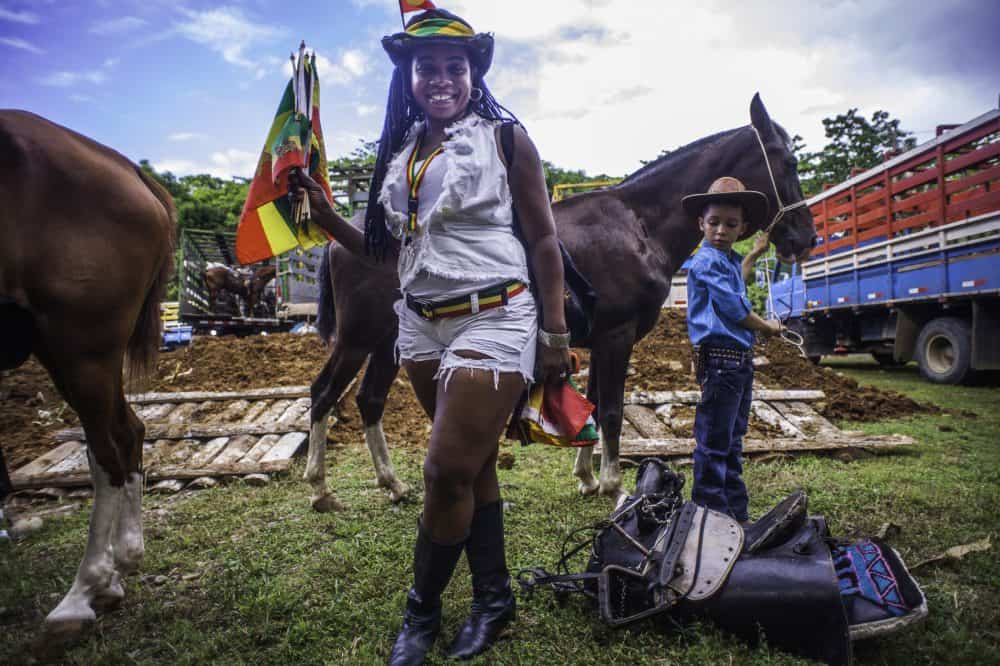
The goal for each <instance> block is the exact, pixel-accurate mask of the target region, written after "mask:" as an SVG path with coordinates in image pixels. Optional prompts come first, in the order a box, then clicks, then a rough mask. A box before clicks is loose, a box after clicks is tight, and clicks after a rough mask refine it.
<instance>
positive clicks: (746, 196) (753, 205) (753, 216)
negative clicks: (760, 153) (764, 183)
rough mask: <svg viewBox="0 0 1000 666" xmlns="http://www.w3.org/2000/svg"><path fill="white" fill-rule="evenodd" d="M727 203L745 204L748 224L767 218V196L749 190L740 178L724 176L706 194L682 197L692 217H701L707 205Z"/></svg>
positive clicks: (683, 203)
mask: <svg viewBox="0 0 1000 666" xmlns="http://www.w3.org/2000/svg"><path fill="white" fill-rule="evenodd" d="M712 203H727V204H734V205H737V206H743V209H744V210H745V211H746V215H747V220H746V222H747V224H750V225H753V224H754V223H761V222H763V221H764V220H765V219H766V218H767V197H766V196H764V194H763V192H756V191H754V190H748V189H747V188H746V186H745V185H744V184H743V183H741V182H740V181H739V180H738V179H736V178H733V177H732V176H723V177H722V178H719V179H718V180H716V181H715V182H714V183H712V184H711V185H710V186H709V187H708V192H705V193H704V194H689V195H687V196H686V197H684V198H683V199H681V204H682V205H683V206H684V212H685V213H687V214H688V215H689V216H690V217H692V218H698V217H701V215H702V212H703V211H704V210H705V206H707V205H708V204H712Z"/></svg>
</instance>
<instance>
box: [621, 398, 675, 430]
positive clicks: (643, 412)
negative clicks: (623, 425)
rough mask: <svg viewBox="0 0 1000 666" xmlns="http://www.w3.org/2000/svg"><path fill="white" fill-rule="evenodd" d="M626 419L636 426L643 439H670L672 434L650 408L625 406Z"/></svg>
mask: <svg viewBox="0 0 1000 666" xmlns="http://www.w3.org/2000/svg"><path fill="white" fill-rule="evenodd" d="M625 418H626V419H627V420H628V422H629V423H631V424H632V425H633V426H635V429H636V430H638V431H639V435H640V436H641V437H669V436H670V434H671V433H670V430H668V429H667V427H666V426H665V425H663V422H661V421H660V419H658V418H656V412H654V411H653V410H652V409H650V408H649V407H644V406H642V405H625Z"/></svg>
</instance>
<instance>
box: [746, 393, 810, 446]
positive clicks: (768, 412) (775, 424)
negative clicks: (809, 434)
mask: <svg viewBox="0 0 1000 666" xmlns="http://www.w3.org/2000/svg"><path fill="white" fill-rule="evenodd" d="M750 413H751V414H752V415H753V418H754V419H756V420H758V421H761V422H763V423H766V424H767V425H769V426H771V427H772V428H777V429H778V430H780V431H781V434H783V435H784V436H785V437H805V433H803V432H802V431H801V430H799V429H798V428H796V427H795V425H794V424H793V423H792V422H791V421H789V420H788V419H786V418H785V417H784V416H782V415H781V414H779V413H778V412H777V411H776V410H775V409H774V407H771V406H770V405H768V404H767V403H766V402H763V401H760V400H754V401H753V402H751V403H750Z"/></svg>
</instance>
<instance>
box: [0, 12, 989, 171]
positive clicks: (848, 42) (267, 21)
mask: <svg viewBox="0 0 1000 666" xmlns="http://www.w3.org/2000/svg"><path fill="white" fill-rule="evenodd" d="M438 4H439V6H442V7H446V8H448V9H451V10H452V11H455V12H456V13H458V14H460V15H462V16H464V17H465V18H466V19H468V20H469V22H470V23H472V25H473V26H474V27H475V28H476V29H477V30H481V31H490V32H493V33H495V35H496V40H497V46H496V57H495V60H494V67H493V69H492V70H491V71H490V73H489V75H488V76H487V82H488V83H489V84H490V86H491V88H492V89H493V91H494V94H495V95H496V97H497V98H498V99H499V100H500V101H501V103H503V104H504V105H505V106H507V107H508V108H510V109H511V110H513V111H514V112H515V113H516V114H517V115H518V116H519V117H520V118H521V120H522V121H523V122H524V123H525V125H526V126H527V127H528V131H529V132H530V134H531V135H532V137H533V138H534V140H535V142H536V143H537V145H538V147H539V150H540V151H541V153H542V156H543V158H544V159H547V160H549V161H551V162H553V163H555V164H557V165H559V166H561V167H564V168H582V169H585V170H586V171H587V172H589V173H591V174H594V173H599V172H607V173H610V174H624V173H627V172H629V171H632V170H634V169H635V168H637V167H638V166H639V164H640V162H639V161H640V160H642V159H650V158H653V157H655V156H656V155H657V154H659V152H660V151H661V150H662V149H664V148H676V147H677V146H680V145H683V144H685V143H688V142H690V141H693V140H695V139H697V138H699V137H701V136H704V135H707V134H711V133H714V132H717V131H720V130H724V129H729V128H732V127H736V126H739V125H743V124H746V123H747V122H749V102H750V98H751V97H752V96H753V93H754V92H755V91H759V92H760V93H761V95H762V98H763V100H764V103H765V104H766V106H767V107H768V110H769V111H770V113H771V117H772V118H774V119H775V120H777V121H778V122H780V123H782V124H783V125H784V126H785V127H786V128H787V129H788V130H789V131H790V132H791V133H792V134H795V133H798V134H801V135H802V136H803V137H805V139H806V142H807V146H808V148H809V149H814V150H818V149H819V148H821V147H822V146H823V144H824V143H825V141H824V137H823V128H822V124H821V120H822V119H823V118H824V117H829V116H833V115H836V114H838V113H842V112H844V111H846V110H847V109H849V108H852V107H858V108H859V109H860V110H861V111H862V112H863V113H864V114H865V115H867V116H870V115H871V113H872V112H874V111H875V110H878V109H884V110H887V111H889V112H890V113H891V114H892V115H893V116H895V117H898V118H900V119H901V120H902V125H903V127H904V128H905V129H908V130H911V131H913V132H915V133H916V135H917V138H918V140H920V141H924V140H927V139H929V138H931V137H932V136H933V131H934V127H935V125H938V124H942V123H951V122H965V121H967V120H970V119H972V118H973V117H975V116H977V115H979V114H981V113H984V112H986V111H987V110H989V109H992V108H996V106H997V98H998V94H1000V39H998V38H997V35H998V34H1000V2H998V1H997V0H938V1H937V2H933V3H918V2H915V1H890V0H864V1H861V0H848V1H843V0H826V1H823V2H820V1H816V2H808V1H807V0H799V1H795V0H768V1H766V2H757V1H755V0H750V1H744V2H735V1H731V0H708V1H702V2H697V3H694V2H674V1H672V0H659V1H652V0H648V1H647V0H502V1H500V2H497V1H495V0H493V1H486V0H454V1H450V2H445V1H444V0H441V2H439V3H438ZM399 28H400V22H399V14H398V10H397V4H396V0H299V2H277V1H275V0H244V1H238V0H231V1H230V2H223V3H209V2H202V1H201V0H96V1H94V2H74V1H73V0H0V107H4V108H6V107H14V108H21V109H27V110H29V111H33V112H35V113H38V114H40V115H43V116H45V117H47V118H49V119H51V120H54V121H55V122H58V123H60V124H63V125H66V126H68V127H70V128H72V129H75V130H77V131H79V132H82V133H84V134H86V135H88V136H91V137H93V138H95V139H97V140H98V141H101V142H103V143H106V144H108V145H110V146H112V147H114V148H116V149H117V150H119V151H121V152H122V153H124V154H125V155H127V156H128V157H130V158H132V159H133V160H136V161H138V160H139V159H148V160H150V161H151V162H152V163H153V164H154V165H155V166H156V167H157V168H158V169H160V170H170V171H173V172H174V173H177V174H189V173H203V172H207V173H212V174H214V175H217V176H222V177H229V176H243V177H249V176H250V175H252V173H253V169H254V166H255V164H256V160H257V157H258V155H259V153H260V149H261V145H262V143H263V140H264V135H265V133H266V131H267V128H268V127H269V124H270V122H271V119H272V118H273V115H274V111H275V108H276V106H277V102H278V98H279V97H280V94H281V92H282V90H283V87H284V84H285V82H286V81H287V77H288V73H287V59H288V55H289V52H290V51H292V50H293V49H294V48H296V47H297V46H298V43H299V41H300V40H301V39H305V40H306V43H307V44H308V45H309V46H310V47H311V48H315V49H316V51H317V53H318V59H319V63H320V64H319V73H320V80H321V86H322V95H321V96H322V120H323V127H324V131H325V133H326V136H327V151H328V153H329V154H330V155H331V156H337V155H343V154H347V153H349V152H350V151H351V149H352V148H354V147H355V146H356V145H357V142H358V140H359V139H374V138H377V136H378V133H379V129H380V128H381V124H382V116H383V111H384V105H385V94H386V87H387V84H388V80H389V76H390V73H391V69H390V65H389V62H388V59H387V58H386V57H385V55H384V53H383V52H382V49H381V46H380V45H379V38H380V37H381V36H382V35H384V34H388V33H391V32H396V31H398V30H399Z"/></svg>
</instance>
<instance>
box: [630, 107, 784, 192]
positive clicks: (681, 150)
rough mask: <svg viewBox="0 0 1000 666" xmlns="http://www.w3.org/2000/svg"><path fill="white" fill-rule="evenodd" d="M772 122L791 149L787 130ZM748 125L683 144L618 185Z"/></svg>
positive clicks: (672, 161)
mask: <svg viewBox="0 0 1000 666" xmlns="http://www.w3.org/2000/svg"><path fill="white" fill-rule="evenodd" d="M771 124H772V125H774V129H775V130H777V132H778V135H779V136H780V137H781V141H782V143H784V145H785V146H788V148H789V150H791V142H790V140H789V137H788V132H786V131H785V128H784V127H782V126H781V125H779V124H778V123H776V122H773V121H772V123H771ZM747 127H750V125H743V126H742V127H737V128H735V129H730V130H724V131H722V132H717V133H715V134H712V135H710V136H706V137H702V138H700V139H696V140H695V141H692V142H691V143H689V144H687V145H684V146H681V147H680V148H678V149H677V150H673V151H671V152H669V153H667V154H666V155H663V156H662V157H657V158H656V159H655V160H653V161H652V162H650V163H648V164H644V165H643V166H642V167H640V168H639V169H638V170H636V171H633V172H632V173H630V174H629V175H628V176H626V177H625V179H624V180H622V181H621V182H620V183H618V185H629V184H632V183H635V182H636V181H638V180H640V179H642V178H643V177H645V176H649V175H652V174H653V173H655V172H659V171H660V169H662V168H666V167H668V166H670V165H672V164H673V163H674V162H677V161H681V160H684V159H687V157H688V156H689V154H690V153H692V152H696V151H699V150H702V149H703V148H705V147H706V146H708V145H709V144H713V143H716V142H718V141H721V140H723V139H727V138H729V137H730V136H732V135H734V134H736V133H737V132H739V131H740V130H743V129H746V128H747Z"/></svg>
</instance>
